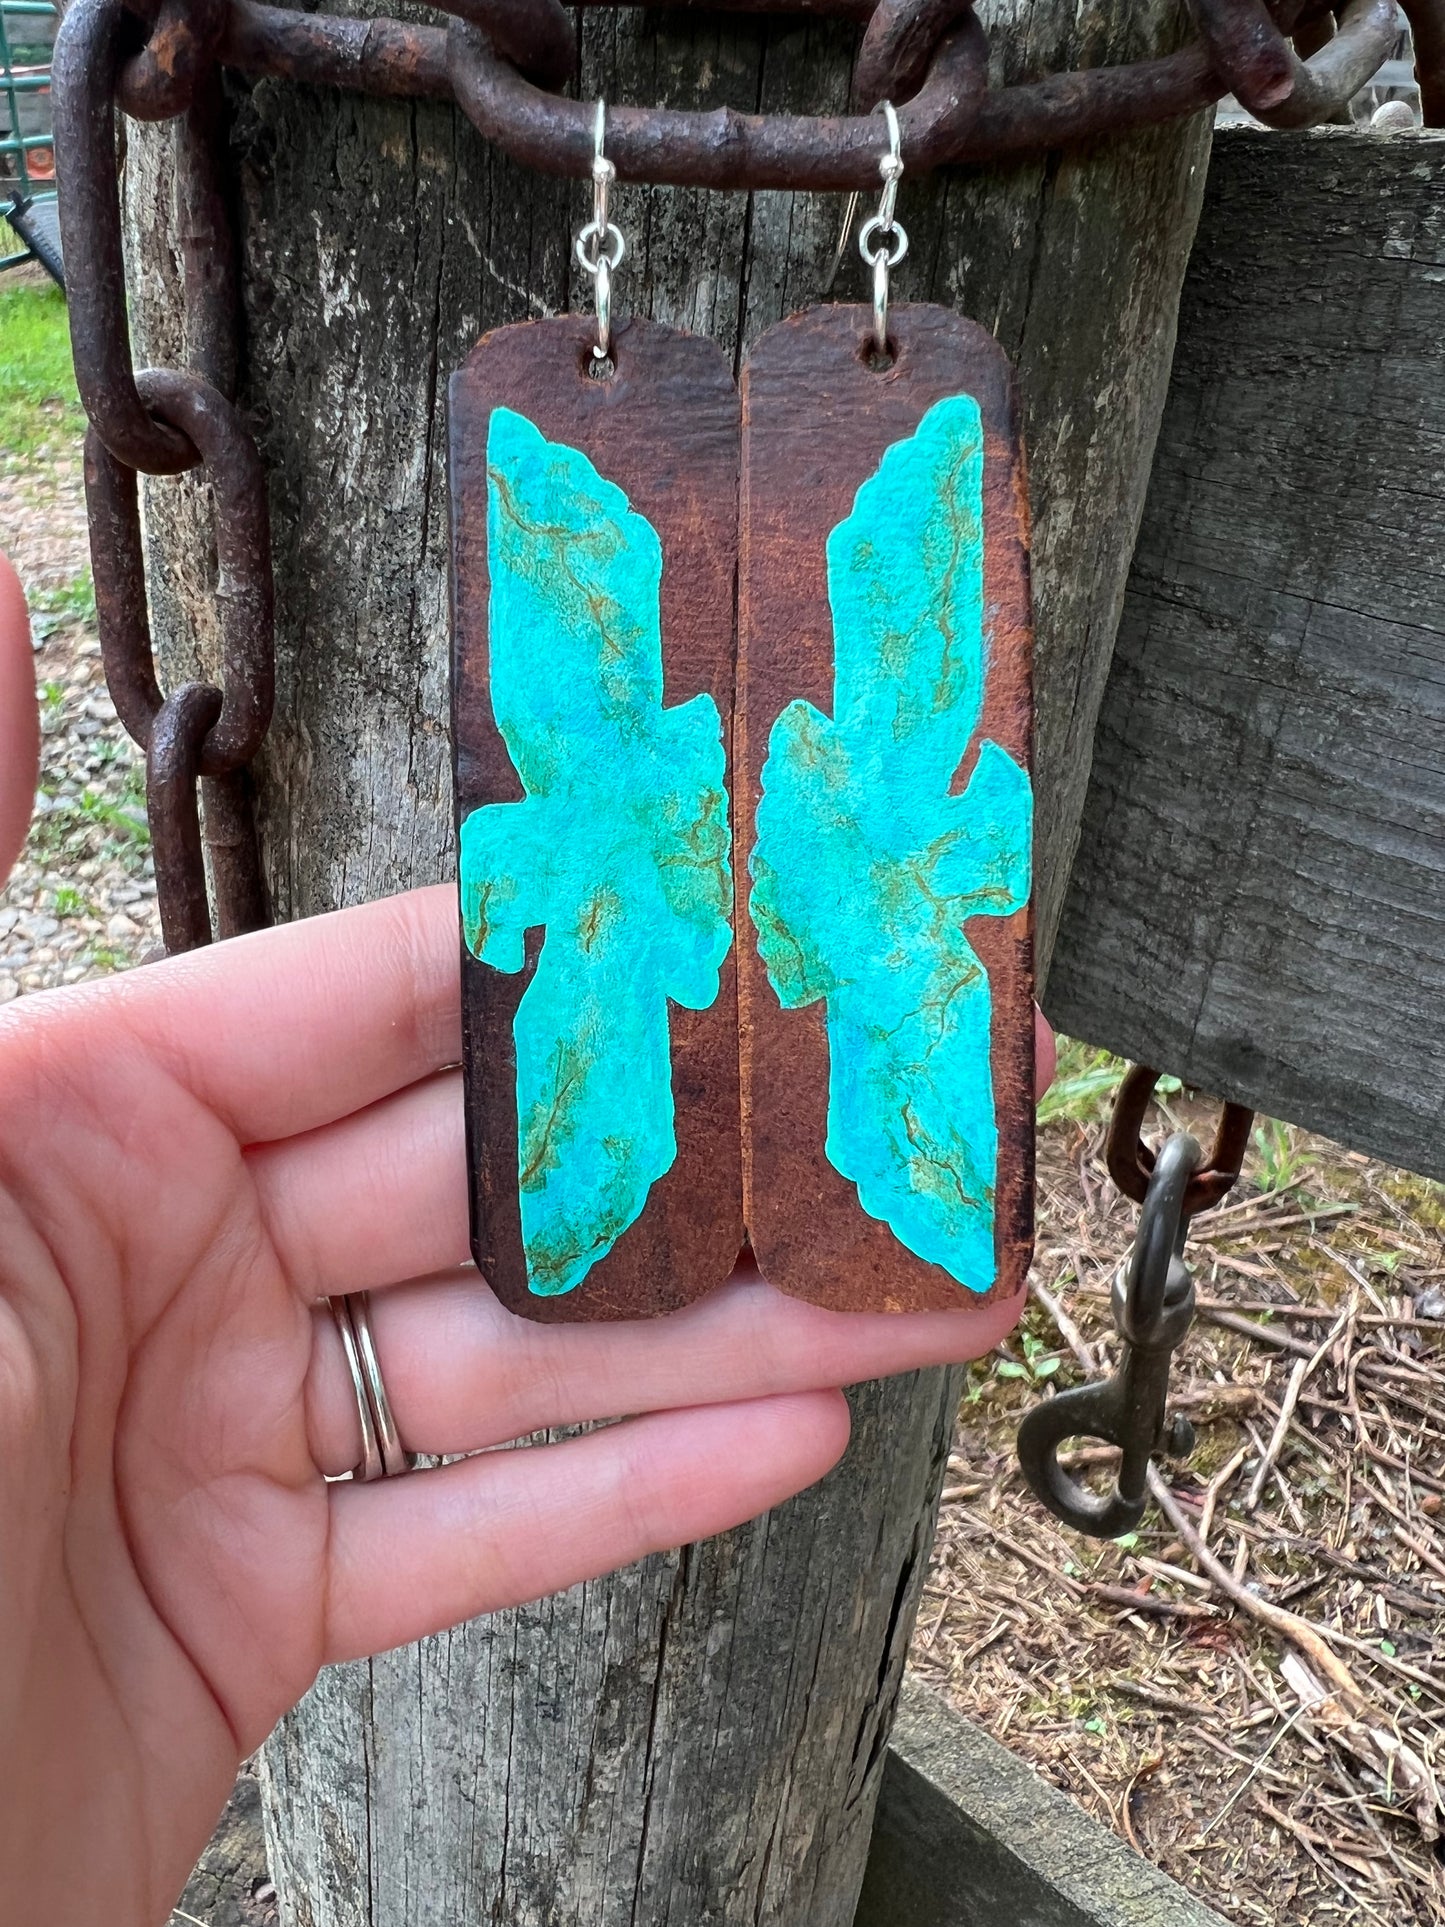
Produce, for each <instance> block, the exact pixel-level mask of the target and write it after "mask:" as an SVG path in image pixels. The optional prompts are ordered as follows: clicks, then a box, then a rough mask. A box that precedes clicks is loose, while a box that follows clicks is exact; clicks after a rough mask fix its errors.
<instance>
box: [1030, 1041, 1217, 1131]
mask: <svg viewBox="0 0 1445 1927" xmlns="http://www.w3.org/2000/svg"><path fill="white" fill-rule="evenodd" d="M1128 1068H1129V1066H1128V1064H1127V1063H1126V1062H1125V1061H1124V1059H1123V1058H1122V1057H1115V1056H1114V1055H1113V1054H1112V1052H1110V1051H1106V1050H1096V1049H1095V1048H1094V1047H1093V1045H1091V1044H1081V1043H1080V1042H1079V1041H1078V1039H1077V1038H1074V1037H1061V1038H1060V1039H1059V1067H1058V1070H1057V1072H1056V1073H1055V1076H1054V1081H1053V1083H1052V1084H1051V1085H1050V1086H1049V1089H1048V1090H1047V1091H1046V1092H1045V1093H1044V1095H1043V1096H1042V1097H1041V1098H1040V1099H1039V1109H1038V1120H1039V1123H1040V1124H1055V1123H1058V1122H1059V1121H1060V1120H1063V1121H1064V1122H1067V1123H1070V1124H1092V1123H1094V1122H1095V1121H1096V1120H1097V1119H1099V1118H1102V1117H1103V1115H1104V1113H1105V1111H1106V1110H1107V1109H1108V1107H1109V1101H1110V1099H1112V1097H1113V1096H1114V1093H1115V1092H1116V1091H1117V1090H1118V1088H1119V1086H1120V1085H1121V1084H1122V1083H1123V1081H1124V1074H1125V1072H1126V1071H1127V1070H1128ZM1157 1088H1158V1092H1159V1095H1160V1096H1161V1097H1177V1096H1178V1095H1179V1092H1180V1090H1181V1089H1182V1086H1181V1084H1180V1082H1179V1079H1178V1078H1177V1077H1161V1078H1160V1080H1159V1084H1158V1087H1157Z"/></svg>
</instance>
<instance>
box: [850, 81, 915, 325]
mask: <svg viewBox="0 0 1445 1927" xmlns="http://www.w3.org/2000/svg"><path fill="white" fill-rule="evenodd" d="M877 111H878V112H879V113H880V114H882V116H883V118H884V121H885V122H886V123H887V127H888V152H887V153H886V154H884V155H883V156H882V158H881V159H880V160H879V162H878V172H879V173H880V174H881V175H882V176H883V192H882V194H881V195H880V197H879V201H878V212H877V213H876V214H875V215H873V216H872V218H871V219H869V220H867V221H865V222H864V223H863V225H862V227H861V228H860V229H859V230H858V252H859V253H860V254H861V255H862V257H863V259H864V260H865V261H866V262H867V263H868V265H869V267H870V268H872V270H873V346H874V348H875V349H876V350H877V352H878V353H879V354H880V355H886V354H887V353H888V276H889V274H890V272H891V271H892V270H893V269H894V268H896V267H897V266H898V264H899V262H900V261H901V260H902V259H903V257H904V255H906V254H907V252H908V236H907V235H906V234H905V233H904V231H903V229H902V227H900V226H899V224H898V222H897V221H896V220H895V219H894V213H893V211H894V209H895V207H896V206H897V205H898V183H899V182H900V181H901V180H902V178H903V138H902V135H901V134H900V132H899V128H898V115H897V114H896V112H895V111H894V107H893V102H892V101H891V100H880V101H879V103H878V109H877Z"/></svg>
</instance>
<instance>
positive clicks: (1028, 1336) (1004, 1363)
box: [994, 1331, 1063, 1385]
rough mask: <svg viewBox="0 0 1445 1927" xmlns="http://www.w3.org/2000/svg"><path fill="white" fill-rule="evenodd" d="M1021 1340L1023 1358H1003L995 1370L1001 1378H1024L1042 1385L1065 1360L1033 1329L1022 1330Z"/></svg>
mask: <svg viewBox="0 0 1445 1927" xmlns="http://www.w3.org/2000/svg"><path fill="white" fill-rule="evenodd" d="M1019 1342H1020V1344H1021V1345H1022V1346H1023V1354H1024V1355H1023V1358H1022V1360H1020V1359H1017V1358H1001V1359H1000V1360H999V1362H998V1364H997V1365H995V1367H994V1371H995V1372H996V1373H997V1375H998V1376H999V1377H1000V1378H1024V1379H1027V1380H1028V1381H1029V1382H1030V1383H1031V1384H1034V1385H1042V1384H1043V1383H1044V1382H1045V1380H1046V1379H1050V1378H1052V1377H1053V1375H1054V1373H1055V1372H1056V1371H1057V1370H1058V1369H1059V1367H1060V1365H1061V1364H1062V1363H1063V1360H1062V1359H1061V1358H1060V1356H1059V1354H1058V1353H1057V1352H1055V1351H1051V1350H1050V1349H1049V1347H1048V1346H1047V1345H1046V1344H1045V1343H1044V1341H1043V1339H1042V1338H1039V1337H1037V1336H1036V1335H1035V1334H1034V1333H1033V1332H1031V1331H1020V1333H1019Z"/></svg>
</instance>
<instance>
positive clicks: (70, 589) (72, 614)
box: [30, 569, 95, 687]
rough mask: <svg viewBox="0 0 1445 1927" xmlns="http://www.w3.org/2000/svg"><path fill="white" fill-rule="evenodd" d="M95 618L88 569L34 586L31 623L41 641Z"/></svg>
mask: <svg viewBox="0 0 1445 1927" xmlns="http://www.w3.org/2000/svg"><path fill="white" fill-rule="evenodd" d="M94 621H95V584H94V583H93V582H92V581H91V579H90V570H89V569H83V570H82V571H81V573H80V574H79V575H73V576H72V577H71V578H70V580H69V581H68V582H62V583H59V584H58V585H57V586H56V587H55V588H53V589H37V590H36V591H35V593H34V595H32V596H31V598H30V626H31V629H32V630H33V631H34V633H35V635H36V636H37V637H38V638H39V639H40V640H41V641H44V640H45V639H46V638H47V637H49V636H53V635H54V634H55V633H56V632H57V631H58V630H61V629H75V628H80V627H82V626H87V625H89V624H93V623H94ZM48 686H49V685H47V687H48Z"/></svg>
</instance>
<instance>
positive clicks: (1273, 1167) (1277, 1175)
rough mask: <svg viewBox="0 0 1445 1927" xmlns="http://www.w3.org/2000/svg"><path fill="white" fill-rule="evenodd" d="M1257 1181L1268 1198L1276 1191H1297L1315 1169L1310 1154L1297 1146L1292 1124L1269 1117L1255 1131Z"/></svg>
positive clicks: (1257, 1125)
mask: <svg viewBox="0 0 1445 1927" xmlns="http://www.w3.org/2000/svg"><path fill="white" fill-rule="evenodd" d="M1252 1141H1253V1144H1254V1155H1255V1178H1256V1181H1257V1183H1258V1185H1259V1188H1260V1190H1261V1191H1262V1192H1263V1193H1264V1194H1265V1196H1266V1197H1268V1196H1269V1195H1270V1194H1271V1193H1272V1192H1275V1191H1290V1190H1293V1188H1294V1187H1295V1185H1297V1184H1298V1183H1299V1182H1300V1180H1301V1179H1302V1178H1303V1177H1304V1175H1305V1173H1306V1172H1307V1171H1309V1170H1310V1169H1311V1168H1312V1167H1313V1165H1314V1159H1313V1158H1312V1157H1311V1156H1310V1155H1309V1153H1308V1152H1306V1151H1302V1150H1301V1149H1300V1148H1299V1146H1298V1145H1297V1144H1296V1142H1295V1135H1294V1132H1293V1131H1292V1130H1291V1129H1290V1127H1289V1125H1288V1124H1281V1123H1280V1121H1279V1119H1278V1118H1276V1117H1267V1118H1265V1119H1263V1120H1262V1121H1261V1122H1260V1123H1259V1124H1256V1126H1255V1127H1254V1134H1253V1140H1252Z"/></svg>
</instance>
